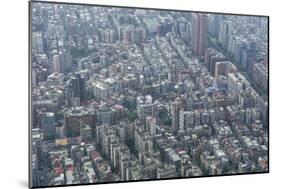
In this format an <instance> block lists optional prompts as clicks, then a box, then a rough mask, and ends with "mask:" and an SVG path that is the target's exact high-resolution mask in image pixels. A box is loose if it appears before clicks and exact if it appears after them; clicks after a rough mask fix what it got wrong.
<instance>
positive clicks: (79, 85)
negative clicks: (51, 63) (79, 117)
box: [70, 73, 86, 102]
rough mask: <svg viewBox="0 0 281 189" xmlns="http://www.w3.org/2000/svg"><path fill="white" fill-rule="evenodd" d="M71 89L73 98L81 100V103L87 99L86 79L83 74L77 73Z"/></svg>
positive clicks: (73, 78) (72, 80)
mask: <svg viewBox="0 0 281 189" xmlns="http://www.w3.org/2000/svg"><path fill="white" fill-rule="evenodd" d="M70 87H71V90H72V97H76V98H79V100H80V102H81V101H84V100H85V99H86V78H85V76H84V75H83V74H81V73H77V74H76V76H75V77H72V78H71V82H70Z"/></svg>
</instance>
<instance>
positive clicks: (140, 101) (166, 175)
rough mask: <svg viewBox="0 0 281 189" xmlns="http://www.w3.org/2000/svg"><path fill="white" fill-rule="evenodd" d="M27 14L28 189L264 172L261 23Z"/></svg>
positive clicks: (53, 11)
mask: <svg viewBox="0 0 281 189" xmlns="http://www.w3.org/2000/svg"><path fill="white" fill-rule="evenodd" d="M30 6H31V8H30V11H31V18H30V19H31V34H30V35H31V41H32V42H31V62H30V64H31V98H32V100H31V103H32V104H31V110H32V113H31V114H32V115H31V118H32V120H31V131H30V132H31V139H30V140H31V147H30V148H31V160H30V162H31V178H30V179H31V183H32V187H42V186H43V187H44V186H59V185H79V184H90V183H91V184H94V183H107V182H110V183H114V182H128V181H138V180H158V179H160V180H161V179H170V178H175V179H176V178H189V177H204V176H219V175H235V174H249V173H266V172H268V154H269V153H268V151H269V149H268V148H269V146H268V142H269V139H268V127H269V125H268V116H269V115H268V67H269V62H268V17H263V16H251V15H249V16H245V15H233V14H219V13H216V14H215V13H203V12H192V11H179V10H157V9H140V8H129V7H126V8H125V7H124V8H122V7H114V6H112V7H110V6H99V5H78V4H77V5H76V4H64V3H42V2H31V5H30Z"/></svg>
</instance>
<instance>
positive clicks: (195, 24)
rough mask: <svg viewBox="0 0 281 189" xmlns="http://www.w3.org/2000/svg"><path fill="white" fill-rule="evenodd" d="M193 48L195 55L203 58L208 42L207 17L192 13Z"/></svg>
mask: <svg viewBox="0 0 281 189" xmlns="http://www.w3.org/2000/svg"><path fill="white" fill-rule="evenodd" d="M191 40H192V41H191V48H192V50H193V52H194V54H196V55H198V56H202V55H204V54H205V47H206V42H207V15H206V14H201V13H192V34H191Z"/></svg>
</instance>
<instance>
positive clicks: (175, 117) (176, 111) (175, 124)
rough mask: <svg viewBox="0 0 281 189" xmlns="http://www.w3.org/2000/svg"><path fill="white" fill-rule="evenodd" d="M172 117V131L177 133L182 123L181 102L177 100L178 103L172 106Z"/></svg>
mask: <svg viewBox="0 0 281 189" xmlns="http://www.w3.org/2000/svg"><path fill="white" fill-rule="evenodd" d="M171 115H172V131H173V132H177V131H178V130H179V122H180V120H179V119H180V101H179V99H176V101H174V102H172V104H171Z"/></svg>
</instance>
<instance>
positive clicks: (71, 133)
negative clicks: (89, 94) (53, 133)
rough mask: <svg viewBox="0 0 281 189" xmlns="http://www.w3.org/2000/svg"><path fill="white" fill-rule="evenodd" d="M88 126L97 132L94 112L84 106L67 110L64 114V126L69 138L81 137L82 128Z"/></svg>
mask: <svg viewBox="0 0 281 189" xmlns="http://www.w3.org/2000/svg"><path fill="white" fill-rule="evenodd" d="M84 124H87V125H89V126H90V128H91V129H92V133H93V132H95V115H94V112H93V111H91V110H88V109H86V108H84V107H82V106H79V107H75V108H70V109H66V110H65V112H64V126H65V133H66V136H67V137H77V136H81V130H80V129H81V127H82V126H83V125H84Z"/></svg>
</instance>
